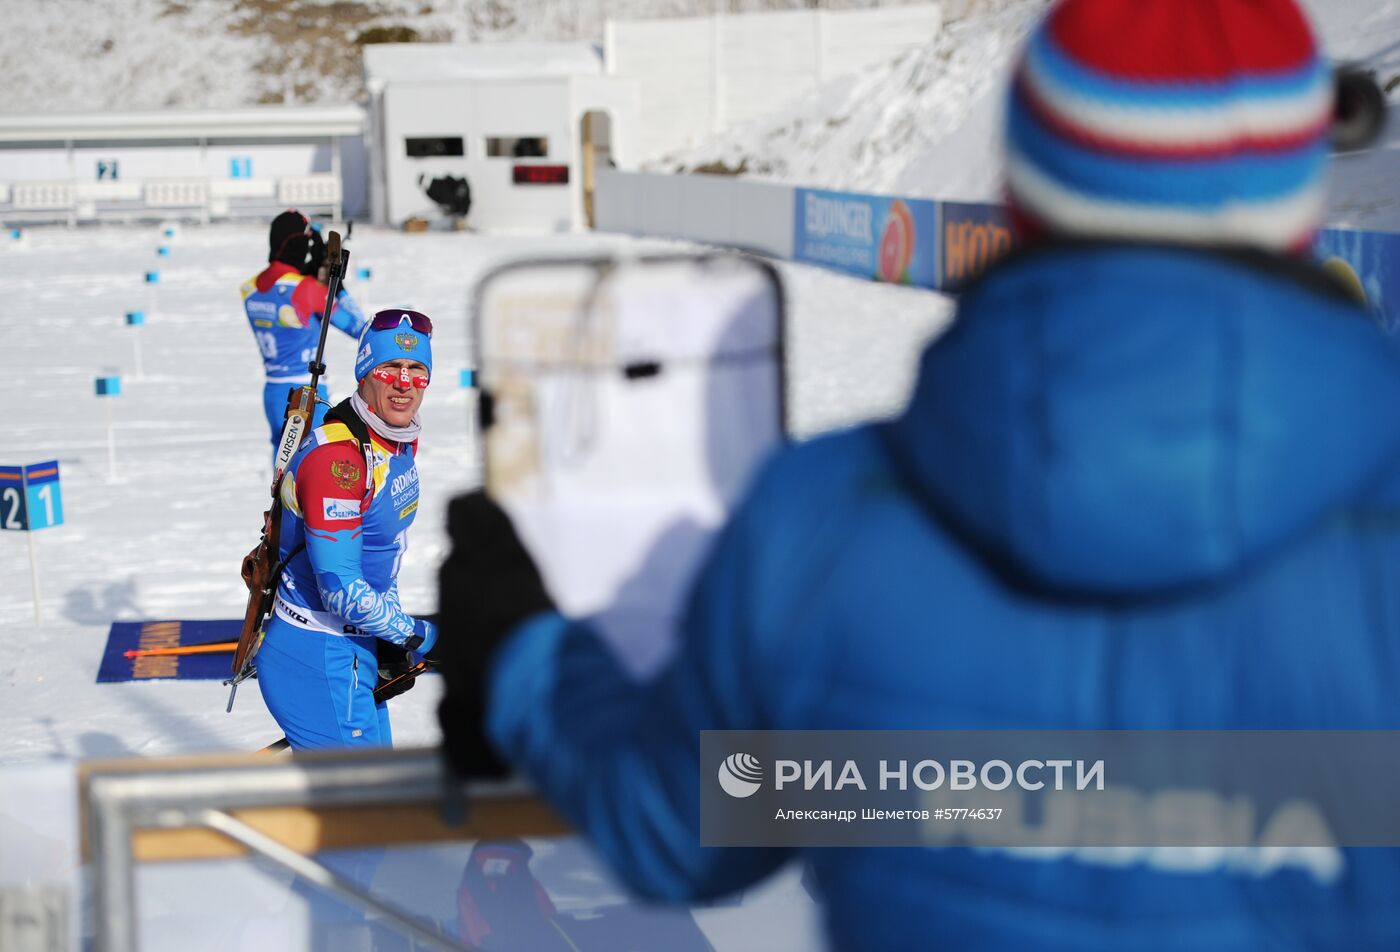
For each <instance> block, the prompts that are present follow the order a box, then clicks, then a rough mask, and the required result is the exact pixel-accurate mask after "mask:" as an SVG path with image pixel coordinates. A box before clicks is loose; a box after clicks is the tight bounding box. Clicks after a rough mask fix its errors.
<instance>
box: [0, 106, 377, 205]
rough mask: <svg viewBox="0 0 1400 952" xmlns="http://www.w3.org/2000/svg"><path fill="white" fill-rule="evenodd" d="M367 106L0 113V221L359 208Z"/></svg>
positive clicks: (362, 195)
mask: <svg viewBox="0 0 1400 952" xmlns="http://www.w3.org/2000/svg"><path fill="white" fill-rule="evenodd" d="M364 129H365V116H364V111H363V110H362V109H360V108H359V107H358V106H332V107H296V106H257V107H250V108H246V109H229V110H176V111H169V112H130V113H114V112H106V113H86V114H54V115H4V116H0V220H3V221H6V222H21V221H30V220H36V219H42V220H65V219H66V220H67V221H68V222H70V223H73V222H78V221H87V220H96V219H124V220H136V219H143V218H161V217H172V216H174V217H180V216H184V217H191V218H196V219H199V220H202V221H207V220H209V219H211V218H226V217H240V216H244V217H246V216H263V215H266V214H268V213H275V212H276V211H277V210H279V209H281V208H286V207H288V206H292V205H295V206H297V207H300V208H304V209H306V210H307V211H311V212H322V213H324V214H327V215H329V216H331V217H332V218H336V219H339V218H342V217H349V216H354V215H357V214H361V213H362V212H363V210H364V209H365V206H366V205H367V204H368V196H367V195H366V192H365V173H364V166H365V153H364Z"/></svg>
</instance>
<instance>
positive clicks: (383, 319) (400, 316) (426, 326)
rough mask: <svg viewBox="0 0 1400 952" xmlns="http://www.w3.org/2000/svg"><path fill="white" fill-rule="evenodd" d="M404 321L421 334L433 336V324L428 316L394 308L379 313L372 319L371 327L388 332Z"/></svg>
mask: <svg viewBox="0 0 1400 952" xmlns="http://www.w3.org/2000/svg"><path fill="white" fill-rule="evenodd" d="M404 321H407V322H408V324H409V326H410V327H412V328H413V329H414V330H415V331H417V332H418V333H420V334H427V335H428V336H429V337H432V336H433V322H432V321H431V320H430V319H429V318H428V315H426V314H422V313H420V312H418V311H405V310H403V309H402V308H394V309H393V310H388V311H379V312H378V313H376V314H375V315H374V317H372V318H370V321H369V326H370V327H372V328H374V329H375V330H377V331H387V330H389V329H390V328H394V327H398V326H399V325H400V324H402V323H403V322H404Z"/></svg>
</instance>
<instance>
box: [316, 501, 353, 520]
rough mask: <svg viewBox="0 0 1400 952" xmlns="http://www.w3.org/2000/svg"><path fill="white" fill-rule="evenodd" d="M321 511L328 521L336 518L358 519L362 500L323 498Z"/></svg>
mask: <svg viewBox="0 0 1400 952" xmlns="http://www.w3.org/2000/svg"><path fill="white" fill-rule="evenodd" d="M321 512H322V514H323V515H324V517H325V518H326V520H327V521H331V520H336V519H358V518H360V501H359V500H358V499H330V498H323V499H322V500H321Z"/></svg>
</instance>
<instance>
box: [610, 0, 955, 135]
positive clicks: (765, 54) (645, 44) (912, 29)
mask: <svg viewBox="0 0 1400 952" xmlns="http://www.w3.org/2000/svg"><path fill="white" fill-rule="evenodd" d="M941 9H942V8H941V7H940V6H939V5H937V4H923V5H919V6H906V7H892V8H885V9H875V10H850V11H839V12H830V11H822V10H815V11H812V10H803V11H787V12H779V13H748V14H741V15H730V16H715V17H690V18H684V19H671V20H641V21H617V22H610V23H609V24H608V31H607V36H608V43H607V68H608V72H609V74H610V75H614V76H618V77H624V78H628V79H633V80H635V81H636V82H637V84H638V87H639V88H640V91H641V92H640V113H641V117H640V118H641V125H640V129H639V133H638V137H637V149H638V155H637V159H638V161H646V160H648V159H655V158H659V157H661V156H663V155H665V154H666V153H668V152H672V151H674V150H676V149H679V148H682V147H684V146H687V145H690V144H693V143H695V142H699V141H701V140H703V139H704V138H705V137H707V136H709V135H711V134H713V133H715V132H719V131H721V130H722V129H724V128H727V127H729V126H732V125H734V124H735V123H739V122H743V121H745V120H747V119H751V118H753V117H755V116H759V115H762V114H763V113H766V112H769V111H771V110H773V109H776V108H777V107H779V106H781V105H782V104H784V103H786V102H788V101H790V100H792V99H794V98H796V97H798V96H801V95H804V94H806V93H809V92H811V91H813V90H815V89H816V88H817V87H818V86H820V85H821V84H822V83H823V82H826V81H827V80H830V79H832V78H834V77H836V76H841V75H844V74H847V73H851V72H855V71H857V70H861V69H865V68H867V67H870V66H873V65H875V64H877V63H881V62H887V61H889V60H892V59H894V58H895V57H896V56H898V55H899V54H900V53H901V52H903V51H904V50H907V49H910V48H912V47H915V46H919V45H921V44H923V43H926V42H928V41H929V40H931V39H933V38H934V37H935V36H936V35H937V33H938V31H939V29H941V25H942V12H941Z"/></svg>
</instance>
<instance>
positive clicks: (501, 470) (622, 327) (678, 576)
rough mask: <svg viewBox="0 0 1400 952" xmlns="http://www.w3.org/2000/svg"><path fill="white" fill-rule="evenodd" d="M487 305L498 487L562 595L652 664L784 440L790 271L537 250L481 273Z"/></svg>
mask: <svg viewBox="0 0 1400 952" xmlns="http://www.w3.org/2000/svg"><path fill="white" fill-rule="evenodd" d="M475 316H476V326H475V333H476V360H477V368H478V382H479V385H480V387H481V389H482V408H483V412H482V422H483V445H484V452H485V464H486V488H487V491H488V492H489V493H490V494H491V495H492V496H493V498H495V499H496V500H497V501H498V502H500V503H501V504H502V505H503V506H504V508H505V509H506V510H507V512H509V513H510V515H511V518H512V520H513V521H514V522H515V525H516V527H517V529H518V531H519V532H520V534H521V536H522V538H523V539H524V541H525V544H526V546H527V547H528V548H529V550H530V552H531V554H532V555H533V556H534V557H535V560H536V562H537V563H538V564H539V565H540V568H541V572H542V574H543V575H544V578H545V583H546V585H547V586H548V587H549V590H550V593H551V595H553V597H554V598H555V600H556V602H557V603H558V604H559V606H560V609H561V610H562V611H563V612H564V613H565V614H567V615H569V616H571V617H576V618H588V619H590V620H592V621H593V622H594V623H595V627H596V628H597V629H598V631H599V632H600V634H601V635H602V636H603V637H604V638H605V639H606V640H607V642H608V643H609V645H611V646H612V648H613V649H614V651H615V652H616V653H617V654H618V656H619V658H620V660H621V661H622V663H623V664H624V665H625V667H626V668H627V669H628V671H629V672H630V673H632V674H633V675H634V676H636V677H639V678H640V677H646V676H648V675H650V674H651V673H653V672H654V671H655V670H656V669H657V668H658V667H659V666H660V665H661V664H663V663H664V662H665V661H666V660H667V659H668V658H669V657H670V655H671V653H672V651H673V650H674V647H675V632H676V625H677V621H678V619H679V615H680V612H681V609H682V605H683V600H684V599H685V597H686V595H687V593H688V591H689V589H690V585H691V583H692V581H693V580H694V577H695V574H696V572H697V571H698V569H699V567H700V565H701V563H702V561H703V559H704V557H705V555H706V554H707V553H708V551H709V549H710V546H711V543H712V541H713V537H714V534H715V531H716V530H717V529H718V528H719V527H720V526H721V525H722V524H723V522H724V519H725V518H726V516H727V514H728V513H729V511H730V510H731V509H732V508H733V506H734V505H735V504H736V503H737V502H738V500H739V498H740V497H741V495H742V493H743V492H744V490H745V489H746V487H747V486H748V485H749V482H750V481H751V479H752V477H753V476H754V473H755V470H756V468H757V467H758V465H759V464H760V463H761V462H762V461H763V460H764V459H765V458H766V457H767V456H768V454H769V453H770V452H771V451H772V450H773V449H774V448H775V446H776V445H777V444H779V443H780V442H781V441H782V440H783V438H784V398H783V360H782V342H783V298H782V291H781V287H780V284H779V282H778V278H777V275H776V273H775V272H774V271H773V269H772V267H771V266H769V265H767V264H766V263H764V262H762V261H759V260H757V259H753V258H749V257H745V256H741V255H734V254H710V255H683V256H666V257H657V258H638V259H628V260H614V259H601V258H600V259H588V260H569V261H539V262H524V263H518V264H514V265H509V266H507V267H505V268H502V269H499V270H497V271H495V272H493V273H491V274H490V275H488V276H487V277H486V278H485V279H483V281H482V283H481V285H480V286H479V287H478V290H477V296H476V304H475ZM467 544H470V542H468V543H467Z"/></svg>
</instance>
